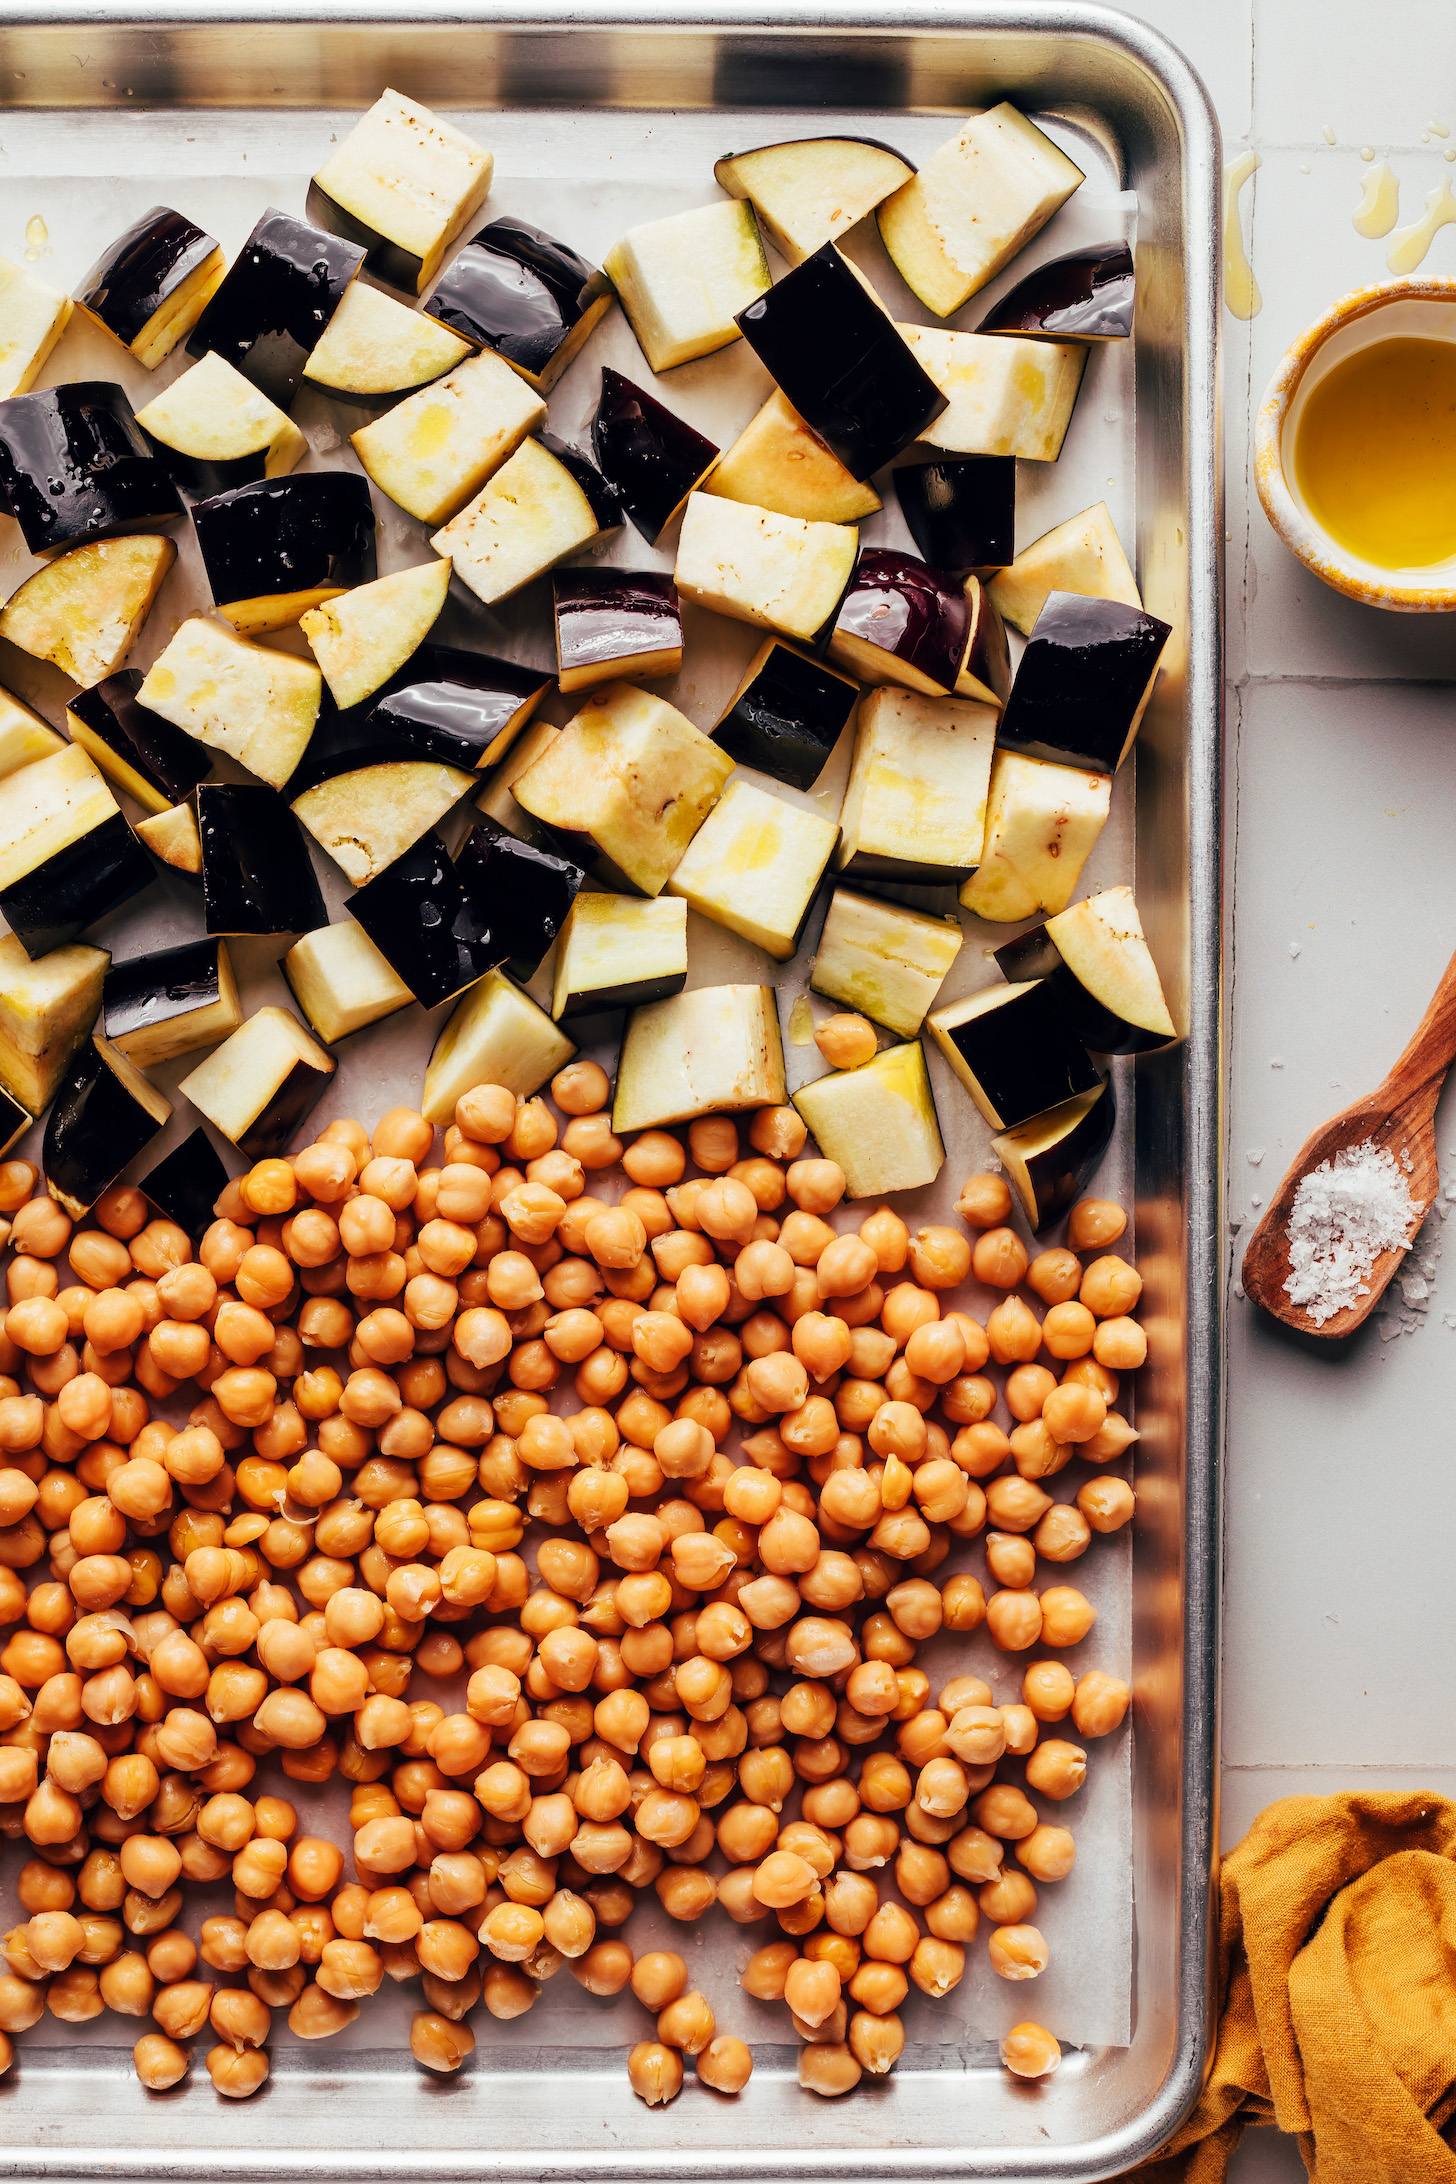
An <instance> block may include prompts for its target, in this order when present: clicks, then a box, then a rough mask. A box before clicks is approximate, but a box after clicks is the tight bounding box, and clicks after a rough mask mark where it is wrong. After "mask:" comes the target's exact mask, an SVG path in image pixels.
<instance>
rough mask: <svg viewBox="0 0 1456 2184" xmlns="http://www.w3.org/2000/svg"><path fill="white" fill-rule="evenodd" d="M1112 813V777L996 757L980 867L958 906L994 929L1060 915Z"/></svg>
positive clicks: (1009, 754) (1015, 755)
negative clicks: (1046, 914) (1043, 913)
mask: <svg viewBox="0 0 1456 2184" xmlns="http://www.w3.org/2000/svg"><path fill="white" fill-rule="evenodd" d="M1111 809H1112V776H1111V774H1103V773H1084V772H1082V771H1081V770H1080V769H1079V768H1077V767H1074V766H1049V765H1048V764H1047V763H1046V761H1045V759H1040V758H1023V757H1022V756H1021V754H1020V752H1019V751H998V752H997V753H996V757H995V762H994V764H993V765H992V767H991V788H990V793H989V795H988V796H987V799H986V841H985V847H984V848H983V850H982V852H981V863H980V869H979V870H978V871H977V872H976V873H975V874H974V875H973V877H972V878H971V879H969V880H968V881H967V882H966V884H965V886H964V887H963V888H962V889H961V903H962V906H963V907H964V908H965V909H967V910H969V911H971V912H972V913H973V915H974V916H976V917H978V918H986V919H988V920H989V921H990V923H991V924H993V925H1013V924H1015V923H1016V922H1017V921H1018V920H1019V919H1021V918H1033V917H1035V916H1036V915H1037V913H1038V911H1053V912H1055V911H1058V910H1065V909H1066V907H1067V904H1068V903H1069V902H1070V901H1071V899H1072V896H1073V895H1074V894H1075V892H1076V888H1077V882H1078V880H1079V879H1080V878H1081V876H1082V867H1083V865H1084V864H1085V863H1086V862H1087V858H1088V856H1089V854H1090V853H1091V850H1092V846H1093V844H1094V843H1095V841H1096V840H1097V837H1098V835H1099V834H1100V833H1101V832H1102V829H1103V827H1104V826H1105V825H1106V824H1107V815H1108V813H1109V811H1110V810H1111Z"/></svg>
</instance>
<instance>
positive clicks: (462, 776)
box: [288, 742, 477, 887]
mask: <svg viewBox="0 0 1456 2184" xmlns="http://www.w3.org/2000/svg"><path fill="white" fill-rule="evenodd" d="M476 786H477V783H476V778H475V775H474V774H473V773H467V772H465V770H464V769H463V767H460V766H443V765H441V763H440V761H439V760H438V759H434V758H426V757H424V756H423V754H422V753H421V752H419V751H417V750H416V749H415V747H414V746H413V745H412V744H409V743H393V742H390V743H384V742H379V743H367V744H363V745H357V746H355V747H353V748H351V749H348V750H343V751H338V752H334V753H331V754H329V755H327V756H323V755H320V756H319V757H317V758H315V756H314V753H313V752H312V751H310V752H309V753H308V754H307V756H306V757H305V759H304V762H303V764H302V765H301V766H300V768H299V770H298V772H297V773H296V774H295V775H294V777H293V779H292V781H290V782H289V784H288V801H289V803H290V805H291V806H292V809H293V815H294V817H295V818H296V819H299V820H301V821H302V823H303V824H304V826H306V827H307V828H308V831H309V833H310V834H311V835H312V836H313V838H314V840H315V841H316V842H317V843H318V845H319V848H320V849H323V850H327V852H328V854H329V856H331V857H332V858H333V860H334V862H335V864H336V865H338V866H339V867H340V868H341V870H342V871H343V873H344V875H345V877H346V878H347V879H349V880H352V881H353V883H354V885H355V887H364V886H367V884H368V883H369V881H370V880H372V879H375V878H377V877H378V875H379V874H380V873H381V872H383V871H384V870H385V868H386V867H387V866H389V865H392V864H393V863H394V861H395V859H396V858H398V857H402V856H403V855H404V853H405V851H406V850H407V849H408V848H409V847H410V846H411V844H412V843H414V842H417V841H418V840H419V839H420V837H421V835H423V834H427V833H429V831H430V829H431V828H432V827H435V826H437V825H438V824H439V822H440V821H441V820H442V819H443V818H444V817H445V816H446V814H447V813H448V812H451V811H453V810H454V808H455V806H456V805H457V804H458V803H459V801H460V799H461V797H462V796H468V795H469V793H470V791H471V790H472V789H473V788H475V787H476Z"/></svg>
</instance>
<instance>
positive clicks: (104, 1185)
mask: <svg viewBox="0 0 1456 2184" xmlns="http://www.w3.org/2000/svg"><path fill="white" fill-rule="evenodd" d="M171 1115H172V1107H171V1102H170V1101H168V1100H165V1099H163V1097H162V1095H161V1093H160V1092H159V1091H158V1090H157V1088H156V1086H155V1085H154V1084H149V1083H148V1081H147V1079H146V1078H145V1077H144V1076H143V1075H142V1073H141V1071H140V1070H139V1069H138V1068H136V1067H135V1066H134V1064H133V1063H131V1062H129V1061H128V1060H127V1058H126V1056H125V1055H124V1054H122V1053H121V1052H120V1051H119V1050H118V1049H117V1048H116V1047H114V1046H112V1045H111V1044H110V1043H109V1042H108V1041H107V1040H105V1039H103V1038H102V1036H101V1034H100V1032H95V1033H93V1034H92V1037H91V1039H90V1040H89V1042H88V1043H87V1044H86V1045H84V1046H82V1047H80V1048H79V1049H78V1050H77V1052H76V1054H75V1056H74V1058H73V1060H72V1062H71V1066H70V1068H69V1069H68V1070H67V1071H66V1075H65V1078H64V1079H63V1081H62V1083H61V1085H60V1087H59V1089H58V1091H57V1093H56V1097H55V1101H54V1103H53V1105H52V1107H51V1111H50V1113H49V1115H48V1116H47V1117H46V1129H45V1145H44V1149H43V1151H42V1154H41V1158H42V1161H43V1163H44V1167H45V1179H46V1189H47V1190H48V1191H49V1192H50V1194H51V1196H52V1198H54V1199H55V1200H56V1202H57V1204H58V1205H61V1206H64V1207H65V1209H66V1211H67V1213H68V1214H69V1215H70V1216H71V1219H72V1220H73V1221H79V1220H81V1219H82V1218H83V1217H84V1216H85V1215H86V1214H88V1213H89V1212H90V1210H91V1208H92V1207H93V1206H94V1205H95V1203H96V1201H97V1199H98V1198H99V1197H100V1196H101V1193H102V1192H103V1191H104V1190H106V1189H108V1188H109V1187H110V1185H111V1184H113V1183H114V1182H115V1181H116V1179H117V1177H118V1176H119V1175H120V1174H121V1171H122V1169H123V1168H124V1167H125V1166H126V1164H127V1162H128V1161H129V1160H133V1159H135V1157H136V1155H137V1154H138V1153H139V1152H140V1151H141V1149H142V1147H143V1146H144V1145H146V1144H149V1143H150V1141H151V1140H152V1139H153V1138H154V1137H155V1136H156V1134H157V1132H158V1131H159V1130H160V1129H161V1128H162V1127H163V1126H164V1124H166V1123H167V1122H168V1121H170V1119H171Z"/></svg>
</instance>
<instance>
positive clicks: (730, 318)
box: [603, 198, 769, 372]
mask: <svg viewBox="0 0 1456 2184" xmlns="http://www.w3.org/2000/svg"><path fill="white" fill-rule="evenodd" d="M603 263H604V265H605V269H606V272H607V274H608V276H609V278H610V279H611V281H612V283H613V285H614V286H615V288H616V291H617V294H618V295H619V296H620V297H621V299H622V309H623V310H624V311H625V312H626V314H627V317H628V320H629V322H630V324H631V327H632V331H633V333H634V334H635V335H636V336H637V339H638V342H639V343H640V344H641V348H642V353H643V355H644V356H645V357H646V359H647V361H648V363H649V364H650V365H651V367H652V369H653V371H655V372H666V371H671V370H672V368H673V366H674V365H676V364H687V363H689V362H690V361H691V359H692V358H693V357H696V356H709V355H711V354H712V352H713V351H714V350H715V349H723V348H726V347H727V345H728V343H729V342H730V341H737V340H738V338H739V328H738V326H737V323H736V321H737V316H738V313H739V312H740V311H741V310H743V309H744V308H745V306H746V305H748V304H750V303H752V301H753V299H754V297H755V296H761V295H762V294H763V292H764V290H765V289H766V288H767V287H768V285H769V271H768V260H767V258H766V257H765V256H764V254H763V241H762V238H761V237H760V235H759V232H758V222H757V221H756V220H755V218H754V216H753V207H752V206H751V205H749V204H747V203H745V202H743V201H742V200H741V199H738V198H724V199H720V200H719V202H718V203H717V204H715V205H700V206H698V207H697V208H696V209H695V210H694V211H692V212H675V213H670V214H669V215H668V216H667V218H666V219H664V220H648V221H645V222H644V223H643V224H642V225H641V226H640V227H634V228H629V229H628V230H627V233H626V234H625V235H624V236H623V237H622V240H621V241H620V242H619V243H615V244H614V245H613V246H612V248H611V249H610V250H609V251H608V252H607V255H606V258H605V260H604V261H603Z"/></svg>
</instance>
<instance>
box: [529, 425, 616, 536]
mask: <svg viewBox="0 0 1456 2184" xmlns="http://www.w3.org/2000/svg"><path fill="white" fill-rule="evenodd" d="M537 437H538V439H539V440H540V443H541V445H542V447H544V448H545V449H546V452H547V453H548V454H549V455H554V456H555V457H556V460H557V461H558V462H559V463H560V465H561V467H562V469H563V470H566V471H568V472H569V473H570V475H571V477H572V479H573V481H574V482H575V483H576V484H577V485H578V486H580V488H581V490H582V492H583V494H584V495H585V496H586V503H587V506H588V507H589V508H590V510H591V512H592V519H593V521H594V522H595V524H596V527H597V529H598V530H599V531H614V530H616V529H617V527H618V525H619V524H620V523H621V521H622V517H623V514H624V512H625V507H624V503H623V500H622V495H621V493H620V492H619V491H618V489H617V487H616V486H615V484H614V483H613V482H612V480H611V479H610V478H608V477H606V476H604V475H603V473H602V472H601V471H600V470H598V468H597V466H596V464H595V463H594V462H589V461H588V459H587V457H586V456H585V455H583V454H582V452H581V450H580V448H576V447H571V446H570V445H569V444H568V443H567V442H566V441H565V440H558V439H557V437H556V435H555V433H554V432H542V433H539V434H538V435H537Z"/></svg>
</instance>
